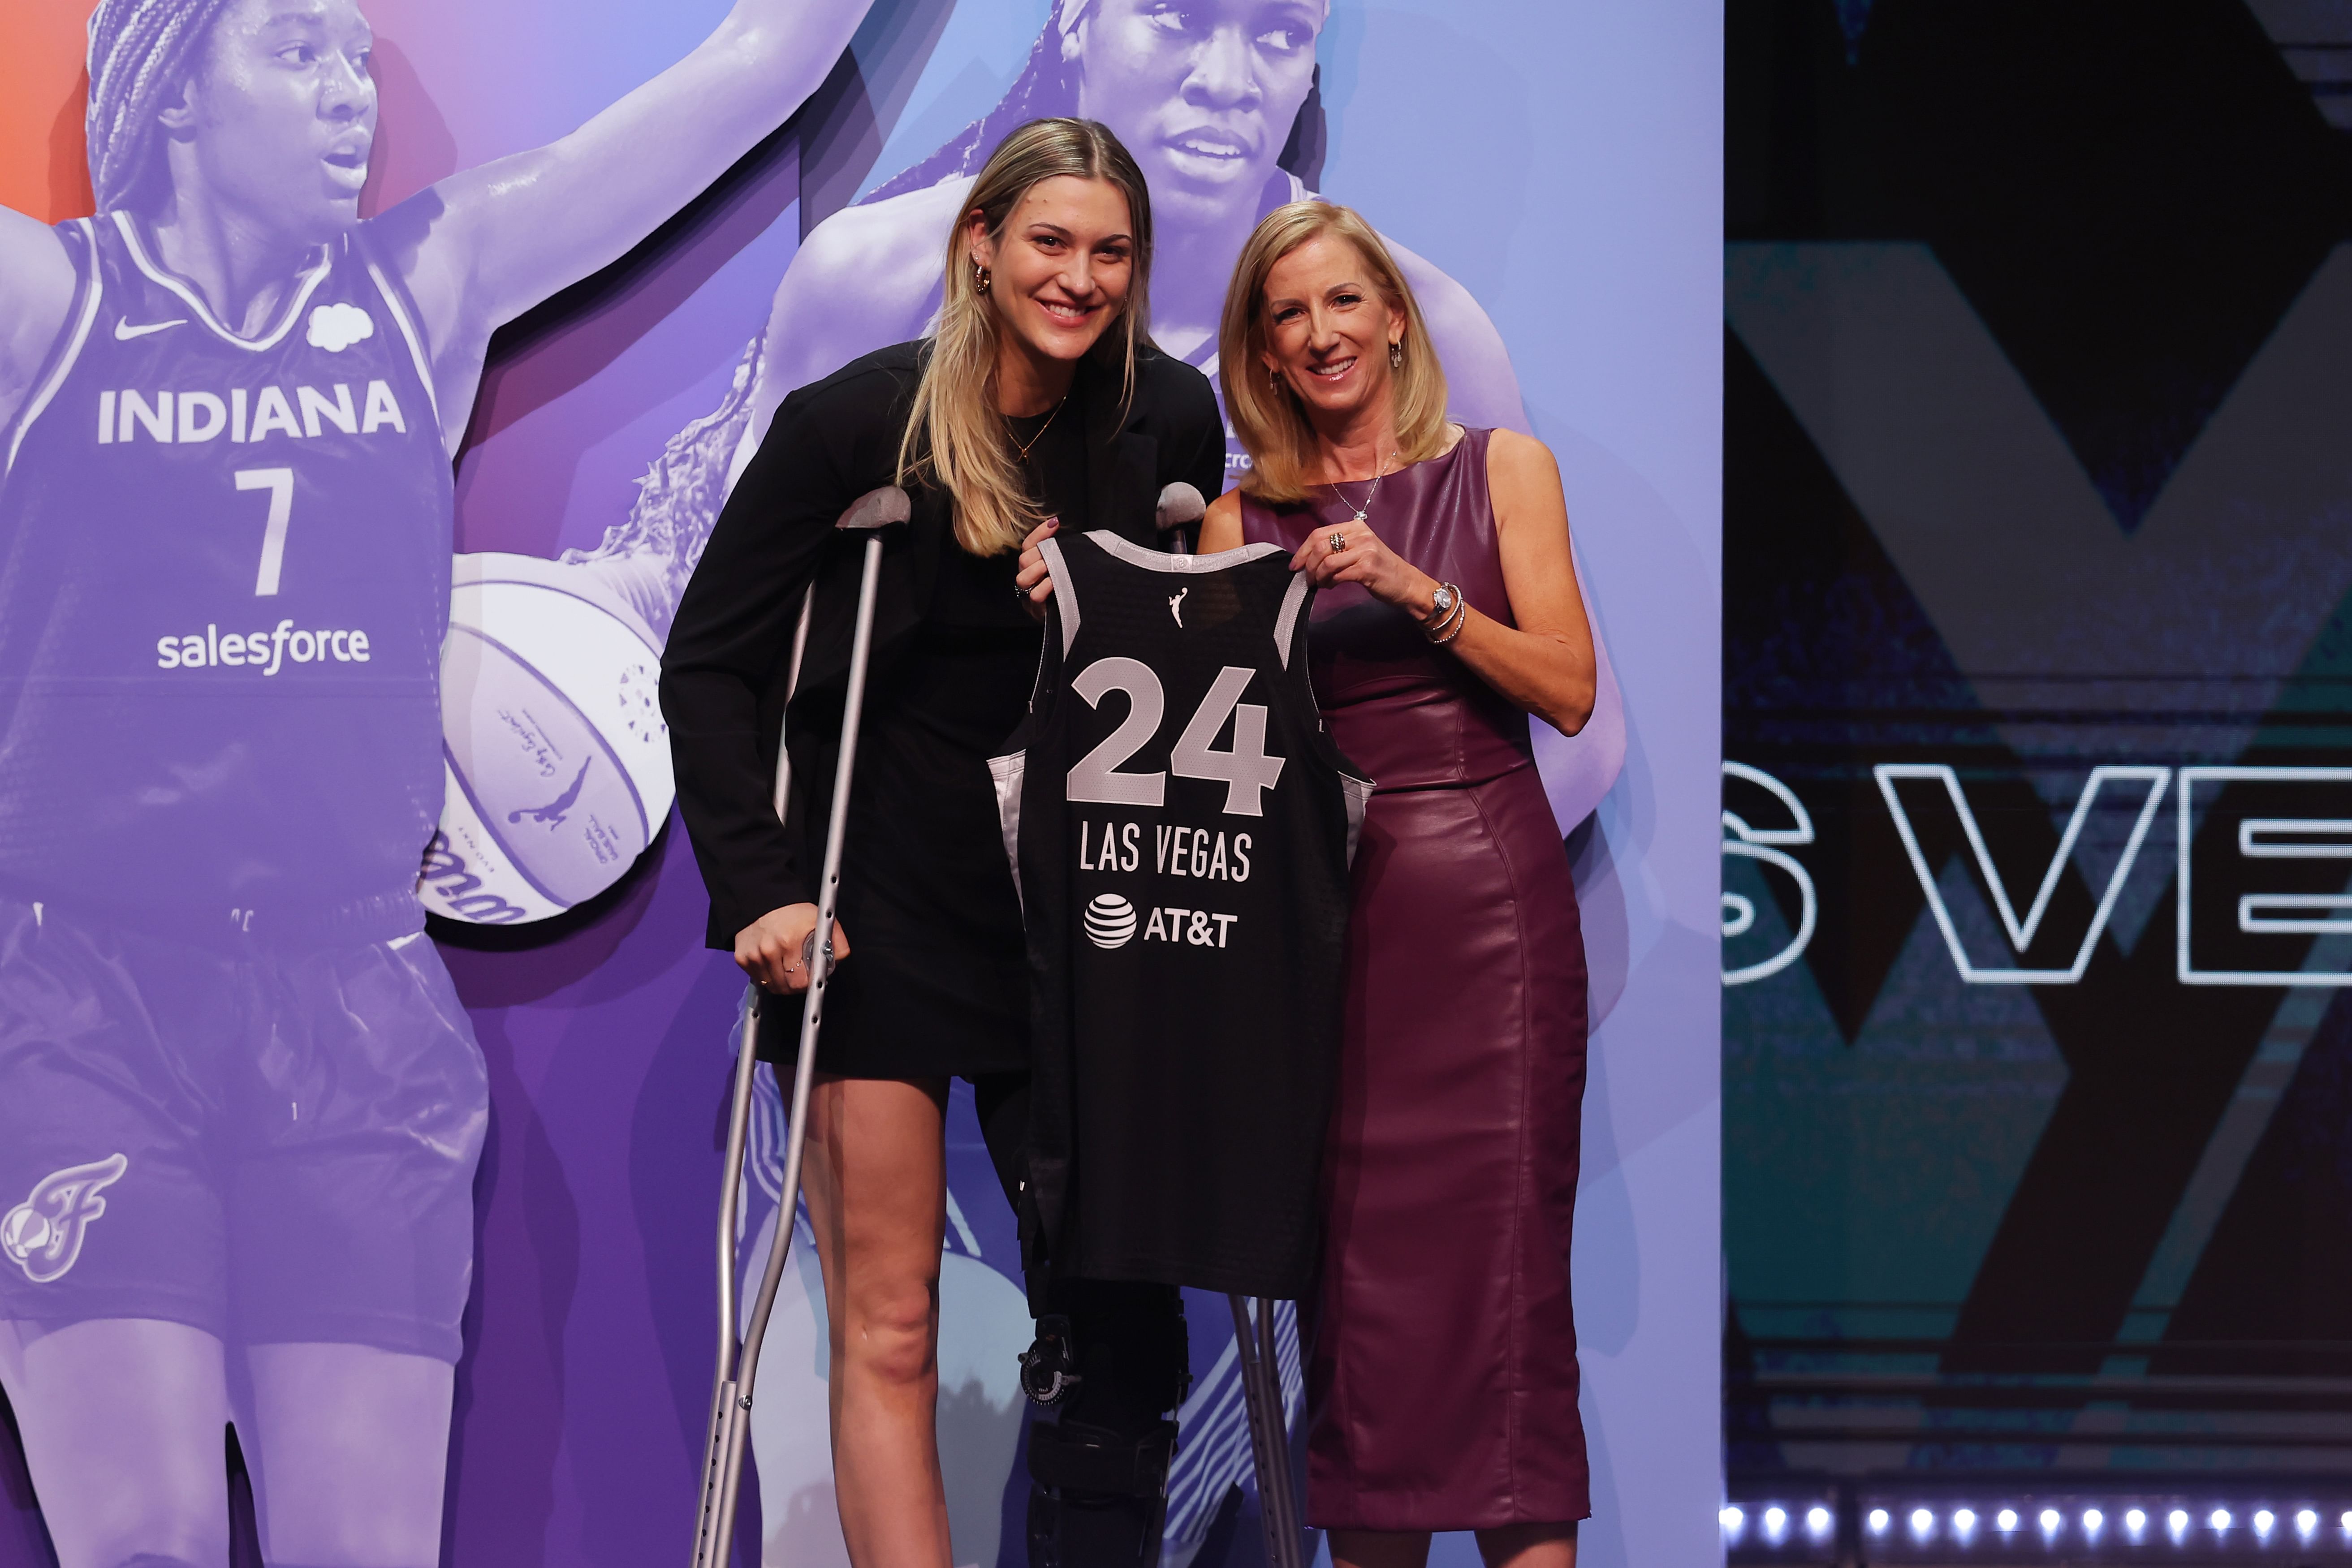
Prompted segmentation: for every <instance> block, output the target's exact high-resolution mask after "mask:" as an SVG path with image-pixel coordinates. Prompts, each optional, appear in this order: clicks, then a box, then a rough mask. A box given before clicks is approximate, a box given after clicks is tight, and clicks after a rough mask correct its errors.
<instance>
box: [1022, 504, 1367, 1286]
mask: <svg viewBox="0 0 2352 1568" xmlns="http://www.w3.org/2000/svg"><path fill="white" fill-rule="evenodd" d="M1045 557H1046V560H1047V562H1048V565H1049V567H1050V569H1051V570H1052V573H1053V579H1054V597H1053V600H1052V605H1053V627H1052V629H1051V630H1050V631H1049V632H1048V633H1047V636H1046V639H1045V655H1044V661H1043V664H1042V666H1041V668H1040V671H1039V674H1038V681H1037V691H1036V694H1035V695H1034V697H1033V699H1032V701H1031V716H1030V720H1029V723H1028V725H1027V727H1026V728H1025V729H1024V737H1025V740H1026V745H1025V747H1024V749H1023V750H1022V751H1020V752H1016V753H1014V754H1013V755H1011V756H1007V757H1003V758H997V759H995V760H994V762H993V763H992V768H994V769H995V772H996V779H997V795H998V802H999V805H1000V808H1001V809H1002V810H1003V818H1004V824H1005V840H1006V848H1007V851H1008V852H1010V853H1011V854H1012V855H1013V863H1014V866H1015V868H1016V870H1017V873H1018V881H1019V883H1020V886H1021V891H1022V902H1023V906H1024V919H1025V921H1026V924H1027V926H1028V934H1029V956H1030V967H1031V972H1032V978H1033V981H1034V1009H1035V1010H1034V1031H1033V1045H1032V1051H1033V1060H1034V1069H1035V1089H1034V1102H1033V1106H1034V1109H1033V1121H1034V1124H1033V1127H1032V1146H1031V1149H1030V1177H1029V1179H1030V1185H1031V1188H1032V1191H1033V1193H1034V1197H1035V1199H1036V1203H1037V1219H1038V1221H1039V1222H1040V1237H1041V1239H1042V1240H1043V1242H1044V1246H1045V1261H1046V1262H1047V1263H1048V1264H1049V1265H1050V1266H1051V1267H1052V1268H1053V1269H1054V1270H1055V1272H1057V1273H1059V1274H1062V1275H1065V1276H1067V1277H1072V1278H1081V1279H1102V1280H1152V1281H1161V1282H1163V1283H1168V1284H1178V1285H1192V1286H1198V1287H1201V1288H1203V1289H1209V1290H1218V1291H1240V1292H1242V1293H1244V1294H1247V1295H1254V1296H1276V1297H1297V1296H1299V1295H1301V1294H1302V1293H1304V1292H1305V1291H1306V1290H1307V1288H1308V1281H1309V1280H1310V1278H1311V1277H1312V1275H1313V1272H1314V1268H1315V1260H1316V1245H1317V1236H1318V1230H1317V1224H1316V1176H1317V1171H1318V1166H1319V1165H1320V1163H1321V1159H1322V1151H1323V1130H1324V1123H1325V1120H1326V1118H1327V1116H1328V1113H1329V1110H1330V1103H1331V1093H1332V1084H1333V1079H1334V1074H1335V1071H1336V1067H1337V1062H1338V1055H1339V1026H1340V999H1341V998H1340V987H1341V980H1342V973H1343V968H1344V964H1345V949H1346V943H1347V930H1348V862H1349V856H1350V855H1351V854H1352V852H1353V851H1354V847H1355V836H1356V831H1357V828H1358V826H1359V825H1360V822H1361V821H1362V820H1363V803H1364V801H1365V800H1367V799H1368V798H1369V797H1370V793H1371V785H1370V783H1369V782H1367V781H1365V780H1364V779H1360V778H1357V777H1355V770H1354V769H1353V768H1351V767H1350V766H1349V763H1348V762H1347V760H1346V758H1342V757H1341V756H1340V755H1339V750H1338V748H1337V747H1334V746H1333V744H1332V742H1331V739H1330V737H1329V736H1328V735H1327V734H1325V732H1324V729H1323V725H1322V721H1321V719H1320V717H1319V716H1318V714H1317V712H1316V706H1315V695H1314V692H1313V691H1312V689H1311V688H1310V686H1309V685H1308V682H1307V657H1306V640H1307V601H1308V600H1309V599H1310V598H1311V597H1312V591H1311V589H1310V587H1309V585H1308V584H1307V580H1306V579H1305V578H1303V577H1300V576H1297V575H1296V574H1294V573H1293V572H1292V571H1291V570H1289V558H1288V556H1287V555H1286V552H1284V551H1283V550H1281V549H1278V548H1276V546H1273V545H1264V544H1261V545H1251V546H1248V547H1246V548H1244V549H1236V550H1228V551H1225V552H1223V554H1219V555H1210V556H1183V555H1163V554H1160V553H1158V552H1156V551H1153V550H1148V549H1141V548H1139V547H1138V546H1135V545H1132V544H1129V543H1128V542H1127V541H1125V540H1123V539H1121V538H1118V536H1116V535H1114V534H1110V533H1108V532H1097V533H1088V534H1086V535H1084V536H1077V537H1073V536H1065V537H1063V538H1059V539H1057V540H1055V541H1054V542H1053V543H1049V544H1047V545H1046V546H1045Z"/></svg>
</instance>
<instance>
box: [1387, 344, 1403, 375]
mask: <svg viewBox="0 0 2352 1568" xmlns="http://www.w3.org/2000/svg"><path fill="white" fill-rule="evenodd" d="M1389 369H1391V370H1392V371H1401V370H1402V369H1404V345H1403V344H1402V343H1391V344H1390V345H1389Z"/></svg>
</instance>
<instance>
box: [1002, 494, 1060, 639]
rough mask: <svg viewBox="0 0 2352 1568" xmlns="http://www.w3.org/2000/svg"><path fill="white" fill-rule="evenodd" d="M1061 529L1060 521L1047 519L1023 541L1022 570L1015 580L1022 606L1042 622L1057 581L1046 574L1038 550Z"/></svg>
mask: <svg viewBox="0 0 2352 1568" xmlns="http://www.w3.org/2000/svg"><path fill="white" fill-rule="evenodd" d="M1061 526H1062V519H1061V518H1059V517H1047V518H1046V519H1045V521H1044V522H1042V523H1039V524H1038V525H1037V526H1036V527H1035V528H1031V529H1030V530H1029V537H1028V538H1025V539H1023V540H1022V541H1021V570H1019V571H1017V572H1015V573H1014V574H1013V581H1015V582H1017V583H1019V584H1020V585H1021V602H1022V603H1023V604H1024V605H1026V606H1027V607H1028V610H1029V613H1030V614H1032V615H1034V616H1035V617H1036V618H1037V619H1038V620H1040V621H1043V620H1044V619H1045V601H1047V600H1048V599H1051V598H1053V597H1054V580H1053V578H1052V577H1050V576H1049V575H1047V573H1046V570H1045V551H1043V550H1041V549H1038V548H1037V547H1038V546H1039V545H1042V544H1044V543H1045V541H1046V540H1047V539H1050V538H1053V537H1054V534H1055V530H1057V529H1058V528H1061Z"/></svg>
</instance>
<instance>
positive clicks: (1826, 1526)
mask: <svg viewBox="0 0 2352 1568" xmlns="http://www.w3.org/2000/svg"><path fill="white" fill-rule="evenodd" d="M1836 1522H1837V1516H1836V1515H1835V1514H1832V1512H1830V1511H1829V1510H1828V1509H1825V1508H1823V1507H1822V1505H1821V1504H1820V1503H1815V1504H1813V1506H1812V1507H1811V1508H1809V1509H1807V1510H1806V1511H1805V1528H1806V1529H1807V1530H1809V1531H1812V1533H1814V1534H1815V1535H1827V1534H1828V1533H1829V1532H1830V1526H1831V1525H1832V1524H1835V1523H1836Z"/></svg>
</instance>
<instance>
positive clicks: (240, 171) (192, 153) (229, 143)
mask: <svg viewBox="0 0 2352 1568" xmlns="http://www.w3.org/2000/svg"><path fill="white" fill-rule="evenodd" d="M374 42H375V37H374V34H373V32H371V31H370V29H369V27H368V25H367V19H366V18H365V17H364V16H361V15H360V12H359V7H358V6H356V5H353V4H352V0H231V3H230V4H229V5H228V6H227V7H226V9H225V10H223V11H222V13H221V16H220V19H219V20H218V21H216V22H215V23H214V25H213V31H212V37H211V38H210V39H209V40H208V41H207V44H206V46H205V48H204V49H203V50H202V51H201V52H200V54H199V55H198V57H197V60H196V64H195V67H194V70H193V72H192V74H191V77H190V79H189V81H188V83H187V85H186V87H185V89H184V91H183V92H181V93H180V94H178V95H177V96H176V97H175V98H174V99H173V100H172V101H170V102H168V103H167V104H166V106H165V107H164V109H163V111H162V115H161V118H162V120H163V130H164V135H165V136H166V137H167V138H168V139H169V140H170V141H172V142H173V144H174V145H173V149H172V158H171V162H172V168H173V182H174V183H175V184H178V183H184V182H185V181H186V180H188V179H189V178H191V177H193V178H194V180H196V181H197V182H199V183H201V184H202V185H203V186H204V188H205V193H206V194H207V196H208V197H210V198H211V199H212V200H213V201H214V202H216V203H218V204H223V205H225V206H227V207H229V208H231V209H233V210H236V211H238V212H240V213H243V214H247V215H249V216H250V217H252V218H254V219H255V220H257V221H258V222H260V223H261V224H263V225H266V226H267V227H268V228H270V229H271V230H273V231H276V232H278V233H279V234H281V235H285V236H286V237H289V238H295V239H300V240H304V241H317V240H320V239H325V238H328V237H330V236H331V235H334V234H336V233H338V232H340V231H341V230H343V229H345V228H348V227H350V226H351V225H352V224H353V223H355V222H357V221H358V218H359V200H360V187H361V186H362V185H363V184H365V183H367V161H368V149H369V148H370V146H371V145H372V144H373V141H374V140H375V120H376V93H375V83H374V81H373V78H371V77H370V76H369V74H368V63H369V56H370V54H371V53H372V52H373V47H374Z"/></svg>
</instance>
